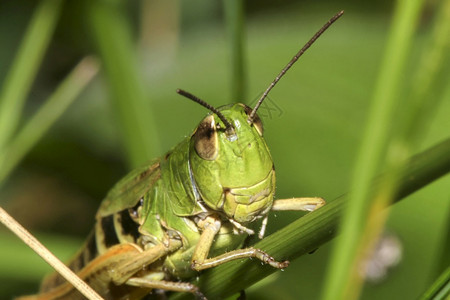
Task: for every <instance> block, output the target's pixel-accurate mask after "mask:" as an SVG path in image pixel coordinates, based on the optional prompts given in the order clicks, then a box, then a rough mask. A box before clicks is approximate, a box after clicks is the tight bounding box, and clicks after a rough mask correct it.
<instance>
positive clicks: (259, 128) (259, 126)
mask: <svg viewBox="0 0 450 300" xmlns="http://www.w3.org/2000/svg"><path fill="white" fill-rule="evenodd" d="M244 110H245V113H246V114H247V116H248V115H250V113H251V112H252V108H251V107H249V106H247V105H245V106H244ZM252 124H253V126H255V128H256V131H258V133H259V135H260V136H263V133H264V127H263V123H262V121H261V119H260V118H259V116H258V114H256V115H255V117H254V118H253V123H252Z"/></svg>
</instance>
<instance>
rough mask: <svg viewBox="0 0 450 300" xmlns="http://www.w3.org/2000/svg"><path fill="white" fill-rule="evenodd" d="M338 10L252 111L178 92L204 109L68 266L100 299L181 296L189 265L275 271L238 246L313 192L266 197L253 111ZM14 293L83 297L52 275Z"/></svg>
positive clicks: (119, 197) (105, 212) (310, 206)
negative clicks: (245, 263) (240, 264)
mask: <svg viewBox="0 0 450 300" xmlns="http://www.w3.org/2000/svg"><path fill="white" fill-rule="evenodd" d="M342 14H343V12H339V13H338V14H337V15H335V16H334V17H333V18H331V19H330V20H329V21H328V22H327V23H326V24H325V25H324V26H323V27H322V28H321V29H320V30H319V31H318V32H317V33H316V34H315V35H314V36H313V37H312V38H311V40H309V41H308V43H306V44H305V46H303V48H302V49H301V50H300V51H299V52H298V53H297V54H296V55H295V56H294V57H293V58H292V60H291V61H290V62H289V63H288V64H287V65H286V67H285V68H284V69H283V70H282V71H281V72H280V74H279V75H278V76H277V77H276V78H275V80H274V81H273V82H272V83H271V84H270V85H269V87H268V88H267V90H266V91H265V92H264V93H263V94H262V96H261V98H260V99H259V100H258V102H257V104H256V105H255V107H254V108H250V107H248V106H247V105H245V104H241V103H237V104H231V105H226V106H222V107H219V108H215V107H213V106H211V105H210V104H208V103H206V102H204V101H202V100H201V99H199V98H197V97H196V96H194V95H192V94H190V93H188V92H186V91H184V90H181V89H178V90H177V93H178V94H180V95H183V96H185V97H187V98H189V99H191V100H193V101H195V102H197V103H199V104H200V105H202V106H204V107H206V108H208V109H209V110H210V113H209V114H208V115H207V116H206V117H205V118H204V119H203V120H202V121H201V122H200V124H199V125H198V126H197V128H196V129H195V130H194V132H193V133H192V134H191V136H190V137H188V138H186V139H184V140H183V141H182V142H181V143H179V144H178V145H177V146H175V147H174V148H173V149H172V150H170V151H169V152H167V153H166V154H165V155H164V156H163V157H160V158H157V159H155V160H153V161H151V162H150V163H148V164H146V165H144V166H142V167H140V168H137V169H135V170H133V171H132V172H131V173H129V174H128V175H127V176H125V177H124V178H123V179H122V180H120V181H119V182H118V183H117V184H116V185H115V186H114V187H113V188H112V189H111V191H110V192H109V193H108V194H107V196H106V198H105V199H104V200H103V202H102V204H101V205H100V208H99V210H98V212H97V215H96V223H95V228H94V230H93V232H92V233H91V234H90V236H89V237H88V239H87V241H86V243H85V245H84V247H83V248H82V249H81V250H80V251H79V252H78V254H77V255H76V256H75V258H74V259H73V260H72V261H71V262H70V263H69V264H68V266H69V267H70V268H71V269H72V270H74V271H75V272H76V273H77V275H78V276H79V277H80V278H81V279H83V280H85V281H86V282H87V283H88V284H89V285H90V286H91V287H93V288H94V289H95V290H96V291H97V292H98V293H99V294H100V295H101V296H102V297H103V298H105V299H141V298H143V297H144V296H146V295H148V294H149V293H151V292H152V291H153V290H164V291H175V292H189V293H192V294H194V295H196V296H197V297H199V298H204V296H203V295H202V293H201V292H200V291H199V289H198V287H197V286H195V285H194V284H192V283H189V282H188V281H183V280H187V279H189V278H192V277H194V276H195V275H196V274H197V272H198V271H201V270H204V269H208V268H212V267H215V266H218V265H221V264H223V263H226V262H229V261H233V260H236V259H242V258H256V259H258V260H260V261H262V262H264V263H266V264H269V265H271V266H272V267H274V268H278V269H283V268H286V267H287V266H288V265H289V261H276V260H275V259H274V258H273V257H272V256H270V255H269V254H268V253H266V252H264V251H263V250H261V249H255V248H252V247H249V248H243V249H242V246H243V244H244V241H245V239H246V238H247V237H248V236H249V235H251V234H254V233H255V232H254V230H253V229H252V228H251V225H253V224H254V223H255V222H256V223H257V224H259V222H260V224H261V225H260V228H259V232H258V235H259V238H263V236H264V232H265V228H266V225H267V220H268V212H269V211H271V210H272V211H281V210H302V211H313V210H316V209H317V208H319V207H321V206H323V205H324V204H325V201H324V200H323V199H322V198H317V197H309V198H292V199H280V200H274V193H275V169H274V164H273V161H272V157H271V155H270V152H269V148H268V146H267V144H266V142H265V140H264V138H263V124H262V122H261V119H260V118H259V117H258V114H257V110H258V108H259V107H260V105H261V103H262V102H263V100H264V99H265V98H266V96H267V94H268V93H269V91H270V90H271V89H272V88H273V87H274V85H275V84H276V83H277V82H278V81H279V80H280V78H281V77H282V76H283V75H284V74H285V73H286V71H287V70H288V69H289V68H290V67H291V66H292V65H293V64H294V63H295V62H296V61H297V60H298V58H299V57H300V56H301V55H302V54H303V53H304V52H305V51H306V50H307V49H308V48H309V47H310V46H311V45H312V44H313V43H314V42H315V40H316V39H317V38H318V37H319V36H320V35H321V34H322V33H323V32H324V31H325V30H326V29H327V28H328V27H329V26H330V25H331V24H332V23H333V22H335V21H336V20H337V19H338V18H339V17H340V16H341V15H342ZM21 299H46V300H50V299H52V300H53V299H84V298H83V296H82V295H81V294H80V293H79V292H78V291H77V290H76V289H75V288H74V287H73V286H71V285H70V284H69V283H67V282H66V281H65V279H63V278H62V277H61V276H60V275H58V274H56V273H55V274H52V275H51V276H49V277H47V278H45V279H44V281H43V283H42V285H41V290H40V293H39V294H38V295H35V296H25V297H22V298H21Z"/></svg>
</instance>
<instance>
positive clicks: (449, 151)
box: [173, 139, 450, 299]
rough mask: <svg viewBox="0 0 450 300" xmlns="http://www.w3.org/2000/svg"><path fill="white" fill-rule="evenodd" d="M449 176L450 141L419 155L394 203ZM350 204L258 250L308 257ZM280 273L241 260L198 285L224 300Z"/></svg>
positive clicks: (333, 205)
mask: <svg viewBox="0 0 450 300" xmlns="http://www.w3.org/2000/svg"><path fill="white" fill-rule="evenodd" d="M447 173H450V139H448V140H446V141H444V142H442V143H440V144H438V145H436V146H434V147H432V148H430V149H428V150H426V151H424V152H422V153H420V154H418V155H415V156H414V157H413V158H412V159H411V160H410V161H409V162H408V164H407V166H406V168H404V170H403V171H402V174H401V185H400V189H399V192H398V193H397V194H396V198H395V199H394V200H395V201H399V200H400V199H402V198H404V197H406V196H408V195H410V194H412V193H414V192H415V191H417V190H420V189H421V188H422V187H424V186H426V185H427V184H429V183H431V182H433V181H434V180H436V179H438V178H440V177H441V176H443V175H445V174H447ZM385 176H390V175H389V174H387V175H385ZM382 178H383V177H381V180H382ZM379 184H380V180H375V181H373V182H372V185H371V187H370V190H371V191H376V190H377V189H378V188H379ZM347 204H348V197H347V195H345V196H342V197H340V198H338V199H335V200H334V201H331V202H330V203H329V204H327V205H325V206H324V207H322V208H320V209H319V210H317V211H315V212H312V213H310V214H307V215H306V216H304V217H302V218H299V219H298V220H296V221H295V222H293V223H291V224H289V225H288V226H286V227H284V228H282V229H281V230H279V231H277V232H276V233H274V234H272V235H270V236H268V237H266V238H264V239H263V240H262V241H260V242H258V243H257V244H255V245H254V247H256V248H260V249H262V250H265V251H267V252H268V253H271V254H276V255H275V258H276V259H289V260H293V259H295V258H298V257H299V256H301V255H304V254H307V253H309V252H311V251H313V250H315V249H317V248H319V247H320V246H322V245H323V244H325V243H326V242H328V241H330V240H331V239H332V238H334V237H335V236H336V233H337V227H338V224H339V219H340V218H342V214H343V211H344V209H345V207H346V206H347ZM277 271H278V270H275V269H274V268H272V267H269V266H262V265H261V264H260V262H256V261H251V260H248V259H247V260H240V261H237V262H234V263H227V264H224V265H221V266H218V267H215V268H213V269H211V270H208V271H206V272H204V273H203V274H202V275H201V276H200V280H199V281H198V282H197V281H194V283H195V284H197V285H198V286H199V287H200V290H201V291H202V292H203V293H204V294H205V295H206V296H207V297H208V298H210V299H216V298H224V297H227V296H231V295H233V294H235V293H238V292H239V291H241V290H243V289H245V288H247V287H249V286H250V285H252V284H253V283H255V282H257V281H258V280H261V279H263V278H265V277H266V276H268V275H270V274H271V273H273V272H277ZM188 297H189V295H182V294H178V295H175V296H174V297H173V298H176V299H179V298H188Z"/></svg>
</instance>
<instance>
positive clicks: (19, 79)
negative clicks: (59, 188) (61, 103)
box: [0, 0, 63, 149]
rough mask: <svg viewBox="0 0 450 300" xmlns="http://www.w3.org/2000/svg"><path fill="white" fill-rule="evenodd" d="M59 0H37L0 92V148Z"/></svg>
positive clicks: (28, 85) (58, 8) (14, 121)
mask: <svg viewBox="0 0 450 300" xmlns="http://www.w3.org/2000/svg"><path fill="white" fill-rule="evenodd" d="M62 4H63V1H62V0H45V1H41V2H40V3H39V5H38V7H37V9H36V11H35V12H34V15H33V18H32V20H31V22H30V24H29V26H28V29H27V31H26V34H25V37H24V40H23V42H22V44H21V46H20V48H19V50H18V52H17V56H16V58H15V59H14V62H13V65H12V67H11V69H10V71H9V73H8V75H7V77H6V78H5V82H4V84H3V87H2V91H1V94H0V149H2V148H3V147H5V145H6V143H8V142H9V139H10V138H11V136H12V135H13V134H14V132H15V130H16V128H17V125H18V123H19V120H20V115H21V112H22V108H23V106H24V103H25V99H26V96H27V94H28V92H29V90H30V88H31V84H32V82H33V80H34V78H35V76H36V72H37V70H38V67H39V65H40V63H41V61H42V58H43V56H44V53H45V50H46V49H47V47H48V44H49V42H50V38H51V36H52V34H53V31H54V29H55V26H56V22H57V20H58V18H59V15H60V12H61V7H62Z"/></svg>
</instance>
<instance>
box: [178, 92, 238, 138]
mask: <svg viewBox="0 0 450 300" xmlns="http://www.w3.org/2000/svg"><path fill="white" fill-rule="evenodd" d="M177 93H178V94H180V95H181V96H184V97H186V98H188V99H191V100H192V101H194V102H197V103H198V104H200V105H201V106H204V107H206V108H207V109H209V110H210V111H212V112H213V113H215V114H216V115H217V116H218V117H219V119H220V120H222V122H223V124H225V132H226V133H227V134H233V133H234V129H233V125H231V123H230V122H229V121H228V120H227V119H226V118H225V116H224V115H223V114H222V113H221V112H220V111H219V110H218V109H217V108H215V107H214V106H212V105H211V104H209V103H206V102H205V101H203V100H202V99H200V98H198V97H197V96H194V95H192V94H191V93H189V92H186V91H185V90H182V89H177Z"/></svg>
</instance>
